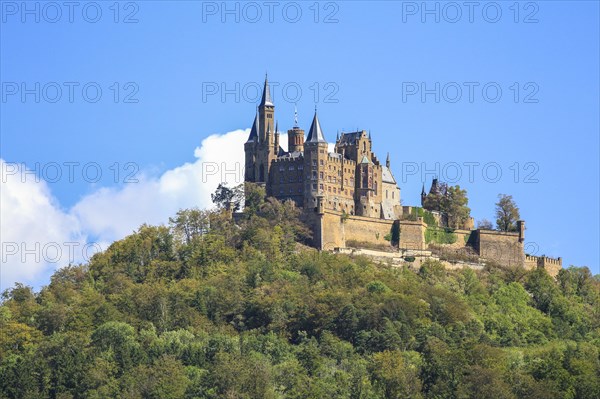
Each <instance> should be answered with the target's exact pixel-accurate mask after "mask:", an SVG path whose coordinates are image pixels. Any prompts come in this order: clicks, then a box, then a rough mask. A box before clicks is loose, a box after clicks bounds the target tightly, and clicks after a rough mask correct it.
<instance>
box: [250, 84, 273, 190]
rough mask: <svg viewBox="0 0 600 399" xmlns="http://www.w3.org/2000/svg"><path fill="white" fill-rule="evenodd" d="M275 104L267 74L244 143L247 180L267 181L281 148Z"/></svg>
mask: <svg viewBox="0 0 600 399" xmlns="http://www.w3.org/2000/svg"><path fill="white" fill-rule="evenodd" d="M274 120H275V105H274V104H273V100H272V99H271V91H270V89H269V81H268V78H267V76H265V84H264V87H263V93H262V97H261V100H260V104H259V105H258V109H257V113H256V117H255V119H254V123H253V125H252V129H251V131H250V136H249V137H248V140H247V141H246V143H245V144H244V151H245V159H246V170H245V177H246V181H249V182H255V183H267V182H268V181H269V171H270V168H271V163H272V161H273V160H274V159H275V158H277V155H278V150H279V132H277V131H276V127H275V125H274Z"/></svg>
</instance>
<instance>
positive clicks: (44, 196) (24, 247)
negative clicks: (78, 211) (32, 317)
mask: <svg viewBox="0 0 600 399" xmlns="http://www.w3.org/2000/svg"><path fill="white" fill-rule="evenodd" d="M0 168H1V170H2V181H1V183H0V184H1V185H2V189H1V190H0V222H1V223H0V250H1V253H2V255H1V259H0V262H1V268H0V289H2V290H3V289H5V288H8V287H10V286H12V285H13V283H14V282H16V281H20V282H24V283H28V284H30V283H33V282H34V281H35V280H36V278H37V277H38V276H40V275H42V274H47V273H48V271H49V269H50V270H52V262H48V260H50V261H52V260H58V261H60V259H61V258H63V259H66V261H67V263H68V259H69V255H70V254H72V253H73V254H74V253H76V251H75V248H76V247H77V246H78V247H79V248H82V247H83V245H84V243H85V236H84V235H83V234H82V233H81V230H80V225H79V221H78V220H77V218H76V217H74V216H72V215H70V214H68V213H65V212H63V211H62V210H61V209H60V207H59V206H58V204H57V202H56V200H55V198H54V197H53V196H52V194H51V193H50V190H49V188H48V185H47V184H46V183H45V182H44V181H39V182H36V181H35V180H33V179H31V178H30V179H26V178H24V176H25V174H24V171H25V169H24V168H25V167H24V166H23V165H21V164H14V163H10V164H9V163H6V162H5V161H4V160H2V159H0ZM29 176H30V175H29ZM70 248H72V249H73V250H72V251H71V250H70Z"/></svg>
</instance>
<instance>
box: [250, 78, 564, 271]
mask: <svg viewBox="0 0 600 399" xmlns="http://www.w3.org/2000/svg"><path fill="white" fill-rule="evenodd" d="M274 121H275V105H274V104H273V101H272V100H271V96H270V92H269V85H268V81H267V79H265V85H264V90H263V94H262V99H261V103H260V105H259V107H258V110H257V114H256V117H255V119H254V123H253V125H252V129H251V132H250V136H249V137H248V140H247V141H246V143H245V144H244V152H245V181H246V182H253V183H257V184H262V185H264V186H265V188H266V192H267V195H269V196H272V197H275V198H277V199H279V200H281V201H285V200H292V201H294V203H295V204H296V205H297V206H298V207H300V208H302V209H303V211H304V216H305V219H306V220H307V222H308V224H309V226H310V227H311V229H312V231H313V240H314V242H313V245H314V246H315V247H316V248H318V249H325V250H340V249H343V248H346V247H348V246H349V244H353V245H365V246H370V247H375V248H382V249H386V250H388V251H390V250H392V248H393V247H392V246H391V245H390V244H393V245H394V246H395V247H397V249H396V251H398V252H401V253H402V252H406V251H417V252H419V251H425V250H427V247H428V243H427V242H426V238H425V237H426V234H425V233H426V231H427V225H426V224H425V223H424V222H423V219H422V218H420V217H419V218H417V220H416V221H410V220H401V219H403V216H404V217H406V216H407V215H408V214H411V213H412V212H413V210H412V208H411V207H402V206H401V202H400V188H399V187H398V185H397V183H396V180H395V178H394V176H393V174H392V172H391V169H390V157H389V154H388V155H387V159H386V161H385V164H383V163H381V162H380V161H379V159H378V158H377V156H376V155H375V154H374V153H373V151H372V139H371V134H370V133H367V132H366V131H364V130H359V131H355V132H342V133H341V135H340V134H338V136H337V138H336V141H335V144H334V151H333V152H330V151H329V144H328V143H327V141H326V139H325V134H324V132H323V130H322V129H321V125H320V122H319V119H318V117H317V113H316V110H315V115H314V117H313V120H312V124H311V126H310V130H309V132H308V135H307V137H306V140H305V136H304V130H302V129H300V127H298V124H297V119H296V120H295V124H294V126H293V127H292V129H289V130H288V131H287V134H288V151H284V150H283V148H282V147H281V145H280V141H279V140H280V132H279V128H278V125H277V123H276V122H274ZM443 193H444V186H443V185H441V183H438V181H437V179H435V180H434V182H433V183H432V188H431V189H430V192H429V194H426V193H425V188H424V187H423V191H422V195H421V200H422V203H424V202H425V200H426V199H427V198H428V196H430V195H434V196H435V195H440V194H443ZM433 214H434V218H435V219H436V221H437V223H438V225H440V226H444V225H447V221H446V223H444V218H445V215H444V214H442V213H440V212H436V211H435V210H433ZM524 231H525V224H524V222H523V221H519V222H518V231H517V232H499V231H494V230H483V229H477V230H474V229H473V220H472V219H469V221H468V222H467V223H465V226H463V230H455V231H454V232H453V234H455V235H456V237H457V240H456V242H454V243H453V244H444V245H448V248H451V249H453V250H455V249H459V250H460V249H461V248H464V247H469V248H470V249H469V251H470V253H475V254H477V255H478V256H479V257H481V258H482V260H484V261H485V260H490V261H494V262H496V263H498V264H501V265H505V266H517V265H519V266H524V267H528V268H532V267H544V268H546V269H547V270H548V272H549V273H550V274H552V275H556V274H557V273H558V270H560V268H561V267H562V260H561V259H560V258H558V259H557V260H556V259H551V258H546V257H540V258H537V257H530V256H528V257H526V256H525V254H524V244H523V241H524Z"/></svg>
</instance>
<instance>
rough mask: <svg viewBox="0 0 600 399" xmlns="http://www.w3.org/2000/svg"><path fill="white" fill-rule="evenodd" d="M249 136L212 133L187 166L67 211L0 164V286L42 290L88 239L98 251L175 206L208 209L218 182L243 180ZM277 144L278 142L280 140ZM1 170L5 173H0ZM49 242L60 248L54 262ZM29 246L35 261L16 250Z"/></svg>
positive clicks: (99, 194) (42, 186)
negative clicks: (50, 275)
mask: <svg viewBox="0 0 600 399" xmlns="http://www.w3.org/2000/svg"><path fill="white" fill-rule="evenodd" d="M248 134H249V129H246V130H236V131H233V132H229V133H226V134H222V135H219V134H213V135H211V136H209V137H207V138H206V139H204V140H203V141H202V143H201V144H200V146H199V147H198V148H196V150H195V151H194V156H195V157H196V160H195V161H194V162H191V163H185V164H183V165H181V166H178V167H176V168H174V169H171V170H168V171H166V172H164V173H163V174H162V175H160V176H149V175H147V174H142V175H140V176H139V177H138V180H139V181H138V182H137V183H125V184H123V185H122V186H120V187H117V188H100V189H98V190H97V191H95V192H93V193H92V194H89V195H87V196H85V197H83V198H82V199H81V200H80V201H79V202H78V203H77V204H75V206H73V208H72V209H70V210H68V211H65V210H62V209H61V208H60V205H59V204H58V203H57V201H56V200H55V199H54V198H53V196H52V194H51V192H50V190H49V188H48V185H47V184H46V183H45V182H43V181H40V182H35V181H29V180H26V181H22V180H23V179H21V173H13V172H14V171H13V170H12V169H11V168H12V166H11V165H12V164H10V165H8V164H6V163H5V162H4V161H2V160H0V162H2V190H1V203H0V205H1V206H0V208H1V222H2V223H1V237H0V241H1V245H2V267H1V269H0V288H1V289H5V288H8V287H11V286H12V285H13V284H14V283H15V282H17V281H18V282H23V283H26V284H31V285H34V286H40V285H42V284H46V283H47V281H40V280H42V279H43V278H45V277H47V274H48V271H49V270H53V269H54V268H56V267H62V266H65V265H66V264H68V262H69V260H70V258H72V257H73V255H74V259H72V260H74V261H75V262H78V261H81V260H82V250H83V246H84V244H85V243H86V242H88V243H89V241H90V240H89V237H93V239H94V241H95V242H96V243H103V244H100V247H101V248H103V249H105V248H106V245H107V244H106V243H110V242H112V241H114V240H118V239H121V238H123V237H125V236H126V235H128V234H130V233H131V232H133V231H134V230H136V229H137V228H138V227H139V226H140V225H141V224H143V223H148V224H154V225H157V224H164V223H167V222H168V218H169V216H173V215H174V214H175V213H176V212H177V211H178V210H179V209H181V208H190V207H194V206H198V207H200V208H206V207H210V206H211V199H210V194H211V193H212V192H214V190H215V189H216V187H217V185H218V184H219V183H220V182H227V183H228V184H229V185H230V186H232V185H236V184H239V183H242V182H243V180H244V176H243V174H244V150H243V143H244V141H245V139H246V138H247V137H248ZM281 141H282V144H285V141H286V139H285V135H282V140H281ZM7 170H8V171H9V172H10V173H5V172H6V171H7ZM70 242H73V243H78V245H79V247H75V250H74V251H73V250H71V251H69V249H70V246H71V247H73V246H74V245H75V244H66V245H65V243H70ZM52 243H56V244H57V245H59V246H60V248H61V250H62V252H63V253H62V255H63V256H62V257H60V259H57V257H56V255H55V252H56V251H55V248H54V247H55V245H54V244H52ZM36 246H37V248H39V250H38V254H37V256H38V259H36V258H35V254H30V255H27V254H28V253H24V252H23V251H22V249H23V248H25V249H27V250H32V249H35V248H36ZM44 247H45V248H46V249H45V250H44ZM87 249H88V248H86V252H89V253H92V252H93V249H91V250H89V251H87ZM6 250H8V251H6ZM53 250H54V252H53ZM15 251H16V253H14V254H12V255H8V254H9V253H12V252H15Z"/></svg>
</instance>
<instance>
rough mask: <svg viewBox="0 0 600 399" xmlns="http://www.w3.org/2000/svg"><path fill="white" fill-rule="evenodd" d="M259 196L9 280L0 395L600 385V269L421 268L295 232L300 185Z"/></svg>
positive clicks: (579, 389) (0, 325) (528, 390)
mask: <svg viewBox="0 0 600 399" xmlns="http://www.w3.org/2000/svg"><path fill="white" fill-rule="evenodd" d="M258 197H260V196H258ZM247 209H249V208H247ZM251 209H252V210H249V211H248V212H247V214H246V217H244V218H242V219H241V220H239V221H238V223H237V224H234V223H233V221H232V220H231V219H230V218H228V217H227V215H224V214H223V213H222V212H219V211H215V212H207V213H206V214H205V216H206V218H207V219H208V221H209V222H210V223H209V224H208V227H206V225H204V224H203V225H202V226H203V227H202V228H195V227H193V226H194V223H196V222H195V221H194V220H205V218H204V216H202V218H198V219H194V218H195V217H196V216H200V215H197V214H196V216H194V217H191V216H192V215H194V212H195V211H196V210H182V211H179V212H178V213H177V215H176V216H175V217H174V218H173V222H172V223H171V225H170V227H169V228H167V227H164V226H160V227H155V226H147V225H144V226H142V227H140V229H139V230H138V231H136V232H135V233H133V234H132V235H130V236H128V237H126V238H125V239H123V240H120V241H117V242H115V243H113V244H112V245H111V246H110V247H109V248H108V249H107V250H106V251H105V252H103V253H99V254H96V255H95V256H94V257H93V258H92V259H91V260H90V262H89V263H88V264H84V265H78V266H69V267H65V268H63V269H60V270H58V271H56V272H55V274H54V275H53V277H52V279H51V282H50V284H49V285H48V286H46V287H44V288H42V289H41V291H40V292H34V291H33V290H32V289H31V288H29V287H27V286H24V285H21V284H17V285H15V286H14V287H13V288H11V289H9V290H7V291H5V292H4V293H3V295H2V303H1V304H0V331H1V333H0V397H2V398H42V399H44V398H52V399H54V398H73V399H79V398H82V399H83V398H85V399H87V398H170V399H176V398H185V399H197V398H206V399H215V398H327V397H331V398H364V399H366V398H369V399H379V398H381V399H383V398H424V399H428V398H432V399H433V398H507V399H516V398H531V399H533V398H581V399H587V398H597V397H599V396H600V379H599V378H598V376H599V375H600V361H599V359H600V310H599V309H600V307H599V306H598V305H599V303H600V280H599V279H598V277H597V276H596V277H594V276H592V275H591V273H590V272H589V269H587V268H574V267H571V268H569V269H565V270H561V272H560V273H559V275H558V277H557V279H556V280H554V279H553V278H552V277H550V276H548V275H547V274H546V272H545V271H544V270H543V269H535V270H532V271H526V270H520V271H519V272H518V273H517V272H516V271H514V270H507V269H501V268H495V267H490V266H487V267H486V269H485V270H481V271H474V270H471V269H464V270H454V271H452V270H446V269H444V267H443V265H442V264H441V263H440V262H436V261H427V262H424V263H423V265H422V266H421V267H420V269H419V271H418V272H414V271H412V270H410V269H408V268H404V269H403V268H392V267H386V266H384V265H377V264H374V263H372V262H371V261H369V260H368V259H367V258H364V257H355V258H352V257H348V256H345V255H335V254H330V253H326V252H317V251H315V250H312V249H299V248H301V246H298V245H297V243H298V242H299V241H303V240H306V239H307V234H308V233H307V231H306V227H305V226H304V224H303V223H302V221H301V220H300V219H298V216H299V212H298V210H297V209H296V208H295V207H294V206H293V203H280V202H278V201H273V200H270V199H266V200H264V199H260V198H259V199H258V200H257V201H256V203H255V204H253V205H252V208H251ZM244 212H245V213H246V210H245V211H244ZM190 217H191V219H190ZM186 232H187V233H186ZM188 233H189V234H188ZM444 233H446V232H445V231H444Z"/></svg>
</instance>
